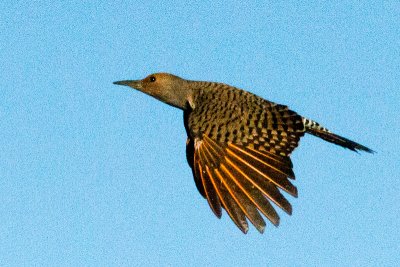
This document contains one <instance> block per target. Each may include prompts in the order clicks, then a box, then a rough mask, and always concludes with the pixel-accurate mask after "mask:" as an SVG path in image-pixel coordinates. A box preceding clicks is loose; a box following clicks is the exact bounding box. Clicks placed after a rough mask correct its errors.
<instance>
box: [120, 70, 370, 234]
mask: <svg viewBox="0 0 400 267" xmlns="http://www.w3.org/2000/svg"><path fill="white" fill-rule="evenodd" d="M115 84H118V85H127V86H130V87H132V88H135V89H137V90H140V91H142V92H144V93H146V94H148V95H151V96H153V97H155V98H157V99H159V100H161V101H163V102H165V103H167V104H169V105H172V106H175V107H177V108H180V109H182V110H183V112H184V124H185V128H186V131H187V134H188V140H187V146H186V154H187V160H188V163H189V165H190V167H191V168H192V171H193V177H194V180H195V182H196V186H197V188H198V190H199V192H200V193H201V195H202V196H203V197H204V198H206V199H207V201H208V204H209V206H210V208H211V210H212V211H213V212H214V214H215V215H216V216H217V217H218V218H220V217H221V215H222V208H224V209H225V210H226V212H227V213H228V215H229V216H230V217H231V219H232V220H233V222H234V223H235V224H236V225H237V227H239V229H240V230H242V231H243V232H244V233H247V231H248V223H247V219H248V220H249V221H250V222H251V223H252V224H253V225H254V226H255V227H256V228H257V230H258V231H260V232H261V233H262V232H263V231H264V228H265V221H264V219H263V217H262V216H261V214H263V215H264V216H265V217H266V218H268V219H269V220H270V221H271V223H272V224H274V225H276V226H277V225H279V216H278V214H277V212H276V211H275V209H274V206H273V205H272V203H273V204H274V205H276V206H278V207H279V208H281V209H282V210H284V211H285V212H286V213H288V214H291V213H292V206H291V205H290V203H289V202H288V201H287V200H286V198H285V197H284V195H283V194H282V191H283V192H286V193H288V194H290V195H292V196H294V197H297V188H296V187H295V186H294V185H293V184H292V183H291V181H290V179H294V178H295V176H294V173H293V170H292V167H293V165H292V162H291V160H290V157H289V156H290V154H291V152H292V151H293V150H294V149H295V148H296V147H297V145H298V142H299V139H300V138H301V137H302V136H303V135H304V134H305V133H310V134H312V135H315V136H318V137H320V138H322V139H324V140H326V141H328V142H331V143H334V144H337V145H340V146H342V147H345V148H348V149H351V150H353V151H357V150H360V151H366V152H369V153H372V152H373V151H372V150H370V149H369V148H367V147H365V146H362V145H360V144H357V143H355V142H353V141H351V140H349V139H346V138H344V137H341V136H339V135H336V134H333V133H331V132H329V131H328V130H327V129H326V128H323V127H322V126H320V125H319V124H318V123H316V122H314V121H312V120H309V119H306V118H303V117H302V116H300V115H298V114H297V113H296V112H294V111H291V110H289V109H288V107H287V106H283V105H279V104H275V103H272V102H269V101H267V100H264V99H262V98H261V97H258V96H256V95H254V94H252V93H249V92H246V91H244V90H241V89H238V88H235V87H232V86H229V85H226V84H223V83H215V82H202V81H189V80H185V79H182V78H179V77H177V76H174V75H172V74H167V73H157V74H152V75H149V76H148V77H146V78H145V79H143V80H136V81H134V80H128V81H119V82H115ZM260 213H261V214H260Z"/></svg>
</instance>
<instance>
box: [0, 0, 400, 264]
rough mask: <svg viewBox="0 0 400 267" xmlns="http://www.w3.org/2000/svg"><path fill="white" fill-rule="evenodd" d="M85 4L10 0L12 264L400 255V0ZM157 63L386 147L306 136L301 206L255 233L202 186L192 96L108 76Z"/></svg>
mask: <svg viewBox="0 0 400 267" xmlns="http://www.w3.org/2000/svg"><path fill="white" fill-rule="evenodd" d="M49 2H50V1H49ZM83 2H84V1H68V3H57V2H53V3H45V2H42V1H31V2H29V3H24V1H2V8H1V9H0V75H1V79H0V203H1V205H0V265H1V266H144V265H152V266H188V264H190V266H211V265H215V266H235V265H237V266H239V265H241V266H245V265H248V266H265V265H269V266H277V265H279V266H310V265H314V266H315V265H319V266H321V265H324V266H326V265H331V266H346V265H347V266H348V265H351V266H378V265H380V266H395V265H397V266H398V265H399V264H400V256H399V255H400V254H399V251H400V245H399V239H400V232H399V226H400V216H399V211H400V195H399V189H400V179H399V172H400V166H399V157H400V155H399V149H400V138H399V133H400V130H399V128H400V120H399V119H400V118H399V117H400V116H399V103H400V93H399V92H400V89H399V86H400V2H399V1H365V2H366V3H367V2H368V4H362V3H361V2H363V1H346V3H344V1H338V3H328V2H324V3H312V2H310V1H304V2H298V1H296V3H290V2H288V1H284V2H285V3H283V1H282V2H281V1H278V3H277V1H271V2H272V3H269V4H265V3H262V2H263V1H254V2H248V3H243V2H244V1H236V2H235V1H232V2H229V1H228V2H218V3H217V1H197V2H192V3H188V2H186V3H184V1H149V0H147V1H134V2H121V1H110V2H99V1H97V2H93V3H83ZM279 2H281V3H279ZM336 2H337V1H336ZM153 72H171V73H174V74H176V75H179V76H181V77H184V78H187V79H193V80H211V81H219V82H224V83H228V84H231V85H234V86H237V87H240V88H243V89H246V90H248V91H251V92H253V93H255V94H257V95H260V96H262V97H264V98H266V99H268V100H271V101H274V102H278V103H281V104H286V105H288V106H289V107H291V108H292V109H293V110H295V111H297V112H298V113H300V114H301V115H303V116H307V117H310V118H312V119H314V120H316V121H318V122H320V123H321V124H323V125H324V126H326V127H327V128H329V129H330V130H332V131H334V132H336V133H338V134H341V135H343V136H346V137H348V138H350V139H353V140H355V141H357V142H360V143H361V144H364V145H366V146H368V147H370V148H372V149H373V150H375V151H377V153H376V154H374V155H370V154H366V153H363V154H356V153H353V152H351V151H346V150H344V149H342V148H340V147H337V146H334V145H332V144H329V143H326V142H324V141H322V140H320V139H318V138H315V137H312V136H306V137H304V138H303V139H302V140H301V144H300V147H299V148H298V149H297V150H296V151H295V152H294V153H293V155H292V160H293V163H294V171H295V173H296V177H297V180H296V181H295V185H296V186H297V187H298V190H299V197H298V198H297V199H294V198H292V197H290V196H288V199H289V200H290V201H291V203H292V204H293V215H292V216H288V215H286V214H284V213H283V212H281V211H279V212H280V214H281V215H282V216H281V217H282V218H281V225H280V226H279V227H278V228H275V227H273V226H272V225H271V224H268V225H267V228H266V230H265V233H264V234H263V235H260V234H259V233H258V232H257V231H256V229H255V228H254V227H252V226H251V227H250V231H249V233H248V234H247V235H243V234H242V233H241V232H240V231H239V230H238V229H237V228H236V226H235V225H234V224H233V222H232V221H231V220H230V219H229V217H228V216H227V214H226V213H225V212H224V214H223V216H222V218H221V220H218V219H217V218H216V217H215V216H214V214H213V213H212V212H211V210H210V209H209V207H208V204H207V202H206V201H205V200H204V199H203V198H202V197H201V196H200V194H199V193H198V191H197V189H196V187H195V184H194V181H193V178H192V173H191V170H190V168H189V166H188V165H187V162H186V157H185V141H186V133H185V129H184V127H183V115H182V111H180V110H178V109H174V108H172V107H170V106H167V105H165V104H163V103H161V102H158V101H156V100H155V99H152V98H150V97H149V96H146V95H144V94H141V93H139V92H136V91H134V90H130V89H129V88H127V87H120V86H115V85H113V84H112V82H113V81H116V80H123V79H139V78H143V77H144V76H146V75H147V74H149V73H153Z"/></svg>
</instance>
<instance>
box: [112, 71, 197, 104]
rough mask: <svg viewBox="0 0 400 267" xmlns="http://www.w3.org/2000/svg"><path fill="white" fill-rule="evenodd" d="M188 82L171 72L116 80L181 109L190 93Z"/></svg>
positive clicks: (119, 83)
mask: <svg viewBox="0 0 400 267" xmlns="http://www.w3.org/2000/svg"><path fill="white" fill-rule="evenodd" d="M187 83H188V81H187V80H184V79H182V78H180V77H178V76H175V75H172V74H169V73H154V74H150V75H149V76H147V77H146V78H144V79H142V80H124V81H117V82H114V84H117V85H125V86H129V87H132V88H134V89H137V90H139V91H142V92H143V93H145V94H148V95H151V96H152V97H154V98H157V99H158V100H160V101H162V102H164V103H167V104H169V105H172V106H174V107H177V108H181V109H184V108H185V106H186V103H187V101H188V97H189V94H190V89H189V87H188V86H187Z"/></svg>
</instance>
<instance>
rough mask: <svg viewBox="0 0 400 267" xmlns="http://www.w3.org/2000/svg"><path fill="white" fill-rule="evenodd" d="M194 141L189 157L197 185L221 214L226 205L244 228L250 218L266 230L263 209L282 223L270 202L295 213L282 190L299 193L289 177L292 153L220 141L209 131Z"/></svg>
mask: <svg viewBox="0 0 400 267" xmlns="http://www.w3.org/2000/svg"><path fill="white" fill-rule="evenodd" d="M192 145H193V147H192V149H193V152H194V153H193V158H189V157H188V159H189V163H190V162H191V163H192V164H191V166H192V169H193V174H194V177H195V181H196V184H197V187H198V188H199V191H200V192H201V193H202V194H203V196H204V197H205V198H206V199H207V201H208V204H209V206H210V208H211V210H212V211H213V212H214V214H215V215H216V216H217V217H218V218H220V217H221V214H222V213H221V207H223V208H224V209H225V210H226V211H227V213H228V215H229V216H230V217H231V219H232V220H233V221H234V223H235V224H236V225H237V226H238V227H239V229H240V230H242V232H244V233H247V231H248V224H247V220H246V218H247V219H248V220H249V221H250V222H251V223H252V224H253V225H254V226H255V227H256V228H257V230H258V231H260V232H261V233H263V231H264V228H265V221H264V219H263V218H262V216H261V215H260V212H261V213H262V214H263V215H264V216H265V217H267V218H268V219H269V220H270V221H271V222H272V223H273V224H274V225H276V226H277V225H279V215H278V214H277V212H276V211H275V209H274V207H273V206H272V205H271V202H273V203H274V204H276V205H277V206H278V207H280V208H281V209H283V210H284V211H285V212H287V213H288V214H291V213H292V207H291V205H290V203H289V202H288V201H287V200H286V199H285V197H284V196H283V195H282V194H281V192H280V191H279V189H282V190H283V191H285V192H287V193H289V194H291V195H292V196H294V197H297V189H296V187H295V186H293V184H292V183H291V182H290V181H289V179H288V178H294V174H293V171H292V163H291V161H290V159H289V157H284V156H279V155H276V154H273V153H270V152H267V151H263V152H260V151H257V150H254V149H251V148H246V147H244V146H241V145H235V144H232V143H230V144H221V143H218V142H217V141H214V140H212V139H211V138H209V137H208V136H206V135H204V136H203V138H202V139H199V138H197V139H194V140H193V141H190V142H188V146H192ZM188 149H190V148H188ZM189 151H190V150H189ZM190 159H192V160H193V161H191V160H190Z"/></svg>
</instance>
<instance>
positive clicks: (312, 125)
mask: <svg viewBox="0 0 400 267" xmlns="http://www.w3.org/2000/svg"><path fill="white" fill-rule="evenodd" d="M303 123H304V127H305V130H306V132H307V133H309V134H312V135H315V136H318V137H319V138H322V139H324V140H325V141H328V142H331V143H334V144H336V145H339V146H342V147H344V148H348V149H350V150H353V151H356V152H358V151H365V152H368V153H375V151H373V150H371V149H369V148H368V147H365V146H363V145H360V144H358V143H356V142H353V141H351V140H349V139H347V138H344V137H342V136H340V135H336V134H334V133H331V132H330V131H329V130H328V129H326V128H324V127H322V126H320V125H319V124H318V123H317V122H315V121H312V120H309V119H306V118H303Z"/></svg>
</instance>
